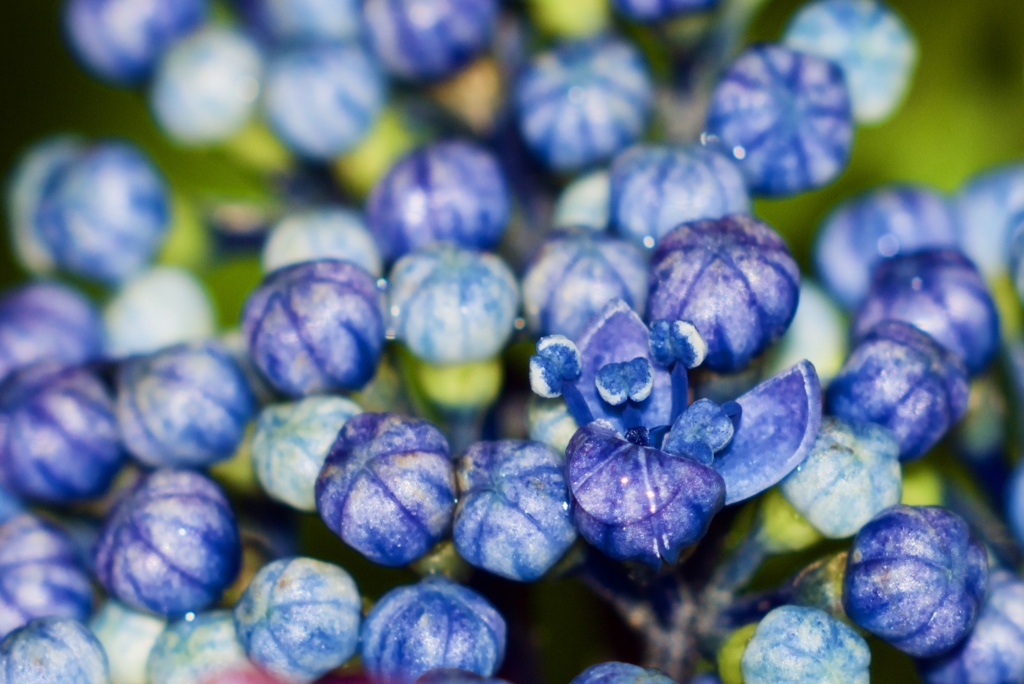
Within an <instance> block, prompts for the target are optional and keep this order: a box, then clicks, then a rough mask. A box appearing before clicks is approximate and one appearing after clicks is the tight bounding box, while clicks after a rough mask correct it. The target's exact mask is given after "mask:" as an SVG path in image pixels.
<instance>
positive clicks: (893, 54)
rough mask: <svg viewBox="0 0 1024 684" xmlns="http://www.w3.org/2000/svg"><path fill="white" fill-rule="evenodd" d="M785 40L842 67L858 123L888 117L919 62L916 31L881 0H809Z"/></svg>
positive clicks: (904, 91)
mask: <svg viewBox="0 0 1024 684" xmlns="http://www.w3.org/2000/svg"><path fill="white" fill-rule="evenodd" d="M783 42H784V43H785V44H786V45H787V46H788V47H790V48H792V49H794V50H798V51H800V52H804V53H807V54H809V55H816V56H818V57H822V58H824V59H827V60H830V61H832V62H835V63H836V64H838V65H839V67H840V68H841V69H842V70H843V74H844V75H845V76H846V83H847V85H848V87H849V88H850V101H851V103H852V105H853V116H854V119H855V120H856V121H857V123H879V122H881V121H884V120H885V119H887V118H888V117H889V116H890V115H891V114H892V113H893V111H894V110H895V109H896V107H897V106H898V105H899V103H900V102H901V101H902V100H903V96H904V95H905V94H906V92H907V90H908V88H909V87H910V78H911V76H912V75H913V72H914V67H915V66H916V64H917V52H918V51H917V41H916V40H914V35H913V34H912V33H911V32H910V29H909V28H907V25H906V24H905V23H904V22H903V20H902V19H901V18H900V16H899V15H898V14H896V13H895V12H894V11H893V10H892V9H891V8H889V7H888V6H887V5H886V4H884V3H883V2H879V1H878V0H819V1H818V2H812V3H808V4H806V5H804V6H803V8H802V9H801V10H800V11H798V12H797V13H796V14H795V15H793V18H792V19H791V20H790V22H789V26H788V27H787V28H786V33H785V36H784V37H783Z"/></svg>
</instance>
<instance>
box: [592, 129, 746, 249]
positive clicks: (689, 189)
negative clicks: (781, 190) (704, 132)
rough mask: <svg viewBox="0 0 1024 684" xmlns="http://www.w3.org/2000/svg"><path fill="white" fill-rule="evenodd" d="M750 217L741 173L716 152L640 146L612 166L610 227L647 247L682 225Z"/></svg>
mask: <svg viewBox="0 0 1024 684" xmlns="http://www.w3.org/2000/svg"><path fill="white" fill-rule="evenodd" d="M749 212H750V196H749V195H748V194H747V186H746V183H745V182H744V180H743V174H741V173H740V170H739V168H738V167H737V166H736V164H735V163H734V162H733V161H732V160H731V159H729V158H728V157H726V156H725V155H723V154H722V153H721V152H718V151H717V150H713V149H710V148H707V147H704V146H702V145H690V146H687V147H655V146H652V145H642V146H637V147H633V148H631V149H629V150H626V151H625V152H623V153H622V154H620V155H619V156H618V157H616V159H615V162H614V163H613V164H612V170H611V221H612V225H613V226H614V227H615V230H616V231H617V232H618V233H619V235H621V236H622V237H624V238H628V239H630V240H632V241H634V242H636V243H637V244H642V245H644V246H645V247H648V248H651V247H654V245H655V243H656V242H657V241H658V240H660V239H661V238H662V237H664V236H665V235H667V234H668V233H670V232H671V231H672V229H673V228H675V227H676V226H678V225H679V224H681V223H691V222H693V221H701V220H712V219H720V218H722V217H724V216H728V215H729V214H746V213H749Z"/></svg>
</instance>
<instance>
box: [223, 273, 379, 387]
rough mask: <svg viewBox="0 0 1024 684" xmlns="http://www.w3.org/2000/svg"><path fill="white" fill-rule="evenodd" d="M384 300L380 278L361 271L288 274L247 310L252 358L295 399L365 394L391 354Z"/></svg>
mask: <svg viewBox="0 0 1024 684" xmlns="http://www.w3.org/2000/svg"><path fill="white" fill-rule="evenodd" d="M381 299H382V298H381V293H380V291H379V290H378V289H377V283H376V281H375V280H374V279H373V277H372V276H371V275H370V274H369V273H367V272H366V271H364V270H363V269H361V268H359V267H358V266H356V265H354V264H350V263H346V262H343V261H334V260H323V261H307V262H304V263H301V264H296V265H294V266H287V267H285V268H280V269H278V270H276V271H274V272H273V273H271V274H270V275H268V276H267V277H266V278H264V279H263V282H262V283H261V284H260V286H259V288H257V289H256V290H255V291H254V292H253V293H252V294H251V295H249V299H248V301H246V303H245V309H244V311H243V313H242V329H243V333H244V335H245V337H246V339H247V340H248V344H249V355H250V356H251V357H252V360H253V362H254V363H255V364H256V367H257V368H259V369H260V372H262V373H263V375H264V376H265V377H266V378H267V380H269V381H270V383H271V384H272V385H274V387H276V388H277V389H278V390H280V391H282V392H284V393H285V394H288V395H291V396H304V395H307V394H315V393H320V392H328V391H331V390H339V389H341V390H355V389H359V388H361V387H362V386H363V385H365V384H366V383H367V382H368V381H369V380H370V378H371V377H373V374H374V372H375V371H376V369H377V362H378V361H379V359H380V354H381V351H382V349H383V346H384V317H383V312H382V310H381V304H382V302H381Z"/></svg>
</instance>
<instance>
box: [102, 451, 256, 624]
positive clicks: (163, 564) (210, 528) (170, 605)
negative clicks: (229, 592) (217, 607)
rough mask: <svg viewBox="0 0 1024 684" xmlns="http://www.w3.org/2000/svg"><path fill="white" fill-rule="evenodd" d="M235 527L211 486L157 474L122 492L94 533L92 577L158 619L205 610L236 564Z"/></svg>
mask: <svg viewBox="0 0 1024 684" xmlns="http://www.w3.org/2000/svg"><path fill="white" fill-rule="evenodd" d="M241 553H242V549H241V544H240V542H239V534H238V525H237V523H236V521H235V514H234V512H233V511H232V510H231V505H230V504H229V503H228V500H227V499H226V498H225V496H224V494H223V493H222V492H221V490H220V489H219V488H218V487H217V485H215V484H214V483H213V481H212V480H210V479H209V478H207V477H206V476H204V475H200V474H199V473H196V472H190V471H174V470H158V471H156V472H155V473H152V474H150V475H147V476H145V477H143V478H142V479H141V480H140V481H139V482H138V484H136V485H135V487H133V488H132V489H130V490H128V491H127V492H125V493H124V494H123V495H122V497H121V498H120V499H119V500H118V502H117V504H116V506H115V507H114V508H113V510H112V511H111V512H110V514H109V515H108V517H107V520H106V522H105V523H104V525H103V529H102V530H101V531H100V536H99V539H98V540H97V542H96V547H95V551H94V554H93V565H94V568H95V572H96V578H97V579H98V580H99V582H100V584H102V585H103V587H104V588H105V589H106V590H107V592H109V593H110V594H111V595H113V596H114V597H116V598H118V599H119V600H121V601H122V602H123V603H126V604H127V605H129V606H131V607H132V608H138V609H140V610H147V611H150V612H153V613H158V614H160V615H170V616H177V615H184V614H186V613H189V612H192V611H197V610H201V609H203V608H205V607H206V606H208V605H210V604H212V603H213V602H214V601H216V600H217V599H218V598H220V595H221V592H222V591H223V590H224V589H225V588H226V587H227V586H228V585H229V584H231V582H232V581H233V580H234V579H235V576H236V575H237V574H238V569H239V566H240V563H241Z"/></svg>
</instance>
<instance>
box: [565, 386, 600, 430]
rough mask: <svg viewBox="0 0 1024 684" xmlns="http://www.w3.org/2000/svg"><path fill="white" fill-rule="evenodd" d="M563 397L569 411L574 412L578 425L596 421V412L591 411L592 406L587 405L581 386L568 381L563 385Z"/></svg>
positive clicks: (573, 415) (581, 425)
mask: <svg viewBox="0 0 1024 684" xmlns="http://www.w3.org/2000/svg"><path fill="white" fill-rule="evenodd" d="M562 398H563V399H565V404H566V406H568V407H569V413H571V414H572V417H573V418H574V419H575V420H576V424H577V425H579V426H580V427H583V426H584V425H589V424H590V423H593V422H594V414H593V413H591V412H590V407H589V406H588V405H587V401H586V399H584V398H583V393H582V392H580V388H579V387H577V386H576V384H575V383H572V382H567V383H565V384H564V385H562Z"/></svg>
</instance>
